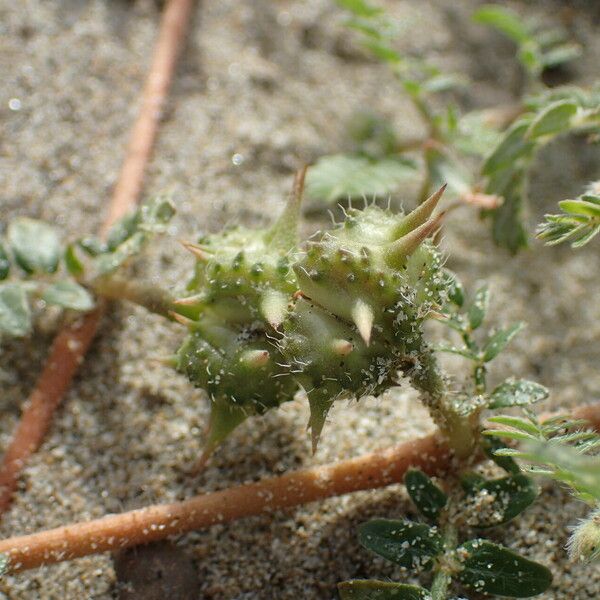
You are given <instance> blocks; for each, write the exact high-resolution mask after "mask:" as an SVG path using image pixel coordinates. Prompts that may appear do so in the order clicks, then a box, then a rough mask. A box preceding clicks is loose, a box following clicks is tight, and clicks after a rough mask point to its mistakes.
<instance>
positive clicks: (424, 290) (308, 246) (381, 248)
mask: <svg viewBox="0 0 600 600" xmlns="http://www.w3.org/2000/svg"><path fill="white" fill-rule="evenodd" d="M303 181H304V172H303V173H301V174H300V175H299V176H298V177H297V178H296V182H295V185H294V193H293V195H292V197H291V199H290V201H289V203H288V205H287V208H286V209H285V212H284V213H283V215H282V216H281V217H280V218H279V220H278V221H277V222H276V223H275V224H274V225H273V226H272V227H271V228H269V229H266V230H258V231H257V230H248V229H245V228H236V229H233V230H229V231H225V232H223V233H221V234H216V235H211V236H207V237H205V238H203V239H202V240H200V241H199V243H198V244H196V245H189V244H188V245H187V247H188V248H189V249H190V250H191V251H192V252H193V253H194V254H195V256H196V259H197V263H196V272H195V276H194V278H193V279H192V281H191V282H190V283H189V285H188V295H187V296H186V297H185V298H182V299H180V300H178V301H177V302H176V307H177V314H178V318H179V319H182V318H183V319H184V320H185V322H186V323H187V324H188V325H189V329H190V335H189V336H188V337H187V339H186V340H185V342H184V343H183V345H182V346H181V348H180V349H179V351H178V354H177V368H178V369H179V370H180V371H182V372H183V373H185V374H186V375H187V376H188V377H189V378H190V380H191V381H192V382H193V383H194V384H195V385H197V386H200V387H203V388H205V389H206V390H207V391H208V393H209V395H210V396H211V399H212V402H213V405H212V411H211V419H210V426H209V435H208V440H207V442H206V447H205V453H210V452H211V451H212V450H213V449H214V447H215V446H216V445H217V444H219V443H220V442H221V441H222V440H223V439H224V438H225V437H226V436H227V434H228V433H230V432H231V431H232V430H233V429H234V428H235V427H236V426H237V425H238V424H240V423H241V422H242V421H243V420H244V419H245V418H246V417H248V416H250V415H255V414H263V413H264V412H265V411H267V410H269V409H270V408H273V407H276V406H279V405H280V404H281V403H282V402H285V401H288V400H292V399H293V397H294V395H295V394H296V392H297V391H298V389H300V388H302V389H304V391H305V393H306V394H307V396H308V399H309V403H310V409H311V417H310V423H309V425H310V427H311V430H312V437H313V447H316V444H317V441H318V438H319V435H320V433H321V430H322V428H323V424H324V421H325V418H326V415H327V412H328V410H329V408H330V407H331V405H332V404H333V402H334V401H335V400H337V399H340V398H352V397H356V398H360V397H362V396H364V395H367V394H379V393H381V392H383V391H384V390H385V389H386V388H388V387H389V386H390V385H392V384H393V383H394V381H395V378H396V375H397V372H398V370H400V369H402V370H405V371H408V372H409V374H411V373H415V374H417V373H418V372H419V370H420V369H421V368H422V367H421V365H422V364H426V363H427V361H422V360H421V357H422V356H424V355H425V354H426V353H427V348H426V345H425V343H424V342H423V337H422V331H421V325H422V322H423V320H424V319H425V318H426V317H427V316H428V315H429V314H430V312H431V311H432V310H433V309H435V308H436V307H437V306H439V305H440V304H441V302H442V301H443V297H444V294H445V287H446V282H447V278H446V277H445V276H444V272H443V269H442V264H441V257H440V254H439V252H438V250H437V249H436V247H435V246H434V245H433V244H432V243H430V242H427V241H426V238H427V237H428V236H430V235H431V234H432V233H433V232H435V231H436V230H437V228H438V227H439V223H440V219H441V216H437V217H432V213H433V211H434V209H435V207H436V205H437V203H438V201H439V199H440V197H441V195H442V193H443V191H444V190H443V188H442V189H441V190H440V191H439V192H437V193H436V194H434V195H433V196H432V197H431V198H429V199H428V200H427V201H426V202H424V203H423V204H421V205H420V206H419V207H418V208H417V209H416V210H414V211H413V212H411V213H409V214H408V215H404V214H394V213H392V212H390V211H389V210H384V209H381V208H379V207H377V206H375V205H372V206H368V207H367V208H365V209H364V210H362V211H360V210H355V209H350V210H349V211H348V212H347V213H346V215H345V218H344V220H343V221H342V223H340V224H339V225H338V226H336V227H335V228H334V229H332V230H330V231H326V232H324V233H322V234H320V235H319V237H318V239H314V238H313V239H312V240H310V241H308V242H306V243H305V244H304V245H303V246H302V247H300V246H299V245H298V240H297V233H296V230H297V222H298V216H299V206H300V202H301V196H302V188H303ZM420 377H421V378H422V376H419V375H415V377H414V378H413V379H414V381H415V382H416V383H417V384H418V383H419V381H420ZM418 387H422V386H420V385H419V386H418Z"/></svg>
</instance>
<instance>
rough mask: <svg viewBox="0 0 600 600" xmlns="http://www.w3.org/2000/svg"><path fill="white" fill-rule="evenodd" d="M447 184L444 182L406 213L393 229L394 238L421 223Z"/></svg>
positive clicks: (431, 211) (432, 208) (433, 208)
mask: <svg viewBox="0 0 600 600" xmlns="http://www.w3.org/2000/svg"><path fill="white" fill-rule="evenodd" d="M447 187H448V184H446V183H445V184H444V185H443V186H442V187H441V188H440V189H439V190H438V191H437V192H434V193H433V194H432V195H431V196H429V198H427V200H425V202H423V203H422V204H420V205H419V206H417V208H415V209H414V210H413V211H412V212H410V213H408V214H407V215H406V217H404V219H402V221H401V222H400V224H399V225H398V226H397V227H396V229H395V231H394V237H395V239H398V238H400V237H401V236H403V235H406V234H408V233H409V232H411V231H413V230H414V229H416V228H417V227H419V226H420V225H423V224H424V223H425V222H427V220H428V219H429V217H431V215H432V214H433V211H434V210H435V207H436V206H437V205H438V203H439V201H440V199H441V197H442V196H443V195H444V192H445V191H446V188H447Z"/></svg>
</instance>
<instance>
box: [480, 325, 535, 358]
mask: <svg viewBox="0 0 600 600" xmlns="http://www.w3.org/2000/svg"><path fill="white" fill-rule="evenodd" d="M524 326H525V324H524V323H516V324H515V325H512V326H511V327H509V328H508V329H500V330H499V331H497V332H496V333H495V334H494V335H493V336H492V337H491V338H490V339H489V340H488V341H487V344H486V345H485V348H484V349H483V357H482V360H483V362H489V361H491V360H493V359H494V358H496V356H498V354H500V352H502V350H504V348H506V346H507V345H508V344H509V343H510V341H511V340H512V339H513V338H514V337H515V335H517V333H519V331H521V329H523V327H524Z"/></svg>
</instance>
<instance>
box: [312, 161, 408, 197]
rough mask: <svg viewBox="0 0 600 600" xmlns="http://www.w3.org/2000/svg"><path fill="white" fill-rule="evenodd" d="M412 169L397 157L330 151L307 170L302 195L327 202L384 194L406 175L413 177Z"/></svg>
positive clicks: (391, 190) (406, 176) (404, 179)
mask: <svg viewBox="0 0 600 600" xmlns="http://www.w3.org/2000/svg"><path fill="white" fill-rule="evenodd" d="M414 171H415V167H414V164H412V163H411V162H409V161H407V160H402V159H399V158H398V157H391V158H379V159H372V158H368V157H365V156H360V155H347V154H332V155H330V156H324V157H322V158H320V159H319V160H318V161H317V162H316V164H315V166H314V167H313V168H312V169H311V170H310V172H309V174H308V177H307V182H306V194H307V196H308V197H309V198H312V199H313V200H322V201H324V202H327V203H331V202H334V201H335V200H338V199H356V198H366V197H369V198H372V197H378V196H385V195H386V194H389V193H391V192H393V191H394V190H396V189H397V188H398V186H399V184H401V183H402V182H403V181H406V179H407V178H410V177H414Z"/></svg>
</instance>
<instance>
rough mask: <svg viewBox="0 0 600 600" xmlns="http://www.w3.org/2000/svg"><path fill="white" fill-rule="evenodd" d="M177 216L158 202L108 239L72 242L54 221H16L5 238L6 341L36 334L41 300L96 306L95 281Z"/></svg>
mask: <svg viewBox="0 0 600 600" xmlns="http://www.w3.org/2000/svg"><path fill="white" fill-rule="evenodd" d="M172 214H173V207H172V205H171V204H170V203H169V202H166V201H164V200H159V201H155V202H153V203H151V204H149V205H147V206H144V207H142V208H140V209H139V210H137V211H135V212H134V213H132V214H131V215H127V216H126V217H124V218H123V219H122V220H120V221H119V222H118V223H116V224H115V226H114V227H113V228H112V229H111V231H110V233H109V236H108V241H107V243H103V242H101V241H100V240H97V239H93V238H87V239H83V240H78V241H76V242H73V243H71V244H67V245H64V244H63V242H62V241H61V239H60V236H59V234H58V232H57V230H56V228H55V227H53V226H52V225H50V224H48V223H45V222H43V221H38V220H35V219H30V218H25V217H18V218H16V219H15V220H13V221H12V222H11V223H9V224H8V227H7V231H6V236H5V239H4V240H0V339H4V338H9V337H23V336H26V335H28V334H29V333H30V331H31V328H32V325H33V318H32V305H33V302H35V301H36V300H41V301H43V303H45V304H46V305H54V306H58V307H60V308H63V309H69V310H75V311H80V312H85V311H89V310H91V309H92V308H93V306H94V299H93V295H92V293H91V291H90V289H92V290H93V287H94V286H93V281H94V279H95V278H97V277H100V276H104V275H106V274H107V273H109V272H111V271H114V270H115V269H116V268H117V267H119V266H120V265H121V264H123V263H124V262H125V261H126V259H128V258H130V257H131V256H133V255H134V254H136V253H137V252H139V251H140V250H141V248H142V247H143V245H144V244H145V243H146V242H147V241H148V240H149V239H150V236H151V235H152V234H154V233H156V232H158V231H162V230H163V229H164V227H165V225H166V223H167V222H168V220H169V219H170V218H171V216H172Z"/></svg>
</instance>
